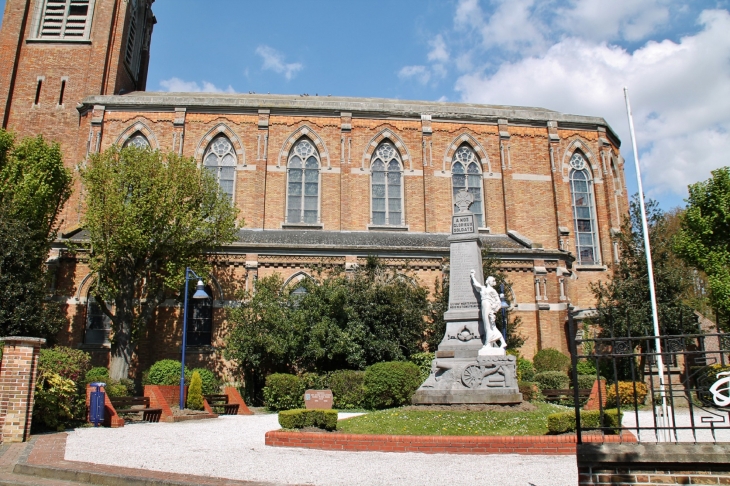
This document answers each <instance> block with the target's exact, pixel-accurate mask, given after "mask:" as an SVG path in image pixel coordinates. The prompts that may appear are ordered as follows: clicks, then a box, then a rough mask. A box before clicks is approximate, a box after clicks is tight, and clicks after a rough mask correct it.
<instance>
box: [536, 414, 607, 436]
mask: <svg viewBox="0 0 730 486" xmlns="http://www.w3.org/2000/svg"><path fill="white" fill-rule="evenodd" d="M547 420H548V431H549V432H550V433H551V434H564V433H565V432H575V410H569V411H567V412H560V413H552V414H550V415H548V418H547ZM580 426H581V428H582V429H597V428H600V427H602V426H603V427H611V428H613V429H616V428H619V427H620V426H621V413H620V412H619V411H618V410H604V411H603V424H601V411H600V410H582V411H581V412H580Z"/></svg>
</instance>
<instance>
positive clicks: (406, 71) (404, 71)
mask: <svg viewBox="0 0 730 486" xmlns="http://www.w3.org/2000/svg"><path fill="white" fill-rule="evenodd" d="M398 77H399V78H401V79H411V78H412V79H415V80H416V81H418V82H419V83H421V84H428V81H429V80H430V79H431V71H430V70H429V69H428V68H427V67H426V66H404V67H402V68H401V70H400V71H398Z"/></svg>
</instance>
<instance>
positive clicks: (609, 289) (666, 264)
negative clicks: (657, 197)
mask: <svg viewBox="0 0 730 486" xmlns="http://www.w3.org/2000/svg"><path fill="white" fill-rule="evenodd" d="M646 212H647V222H648V227H649V240H650V243H651V251H652V263H653V267H654V284H655V288H656V297H657V310H658V315H659V326H660V332H661V333H662V334H681V333H683V332H694V331H696V330H697V318H696V316H695V315H694V311H693V309H692V308H691V307H690V306H689V305H687V304H686V302H685V296H686V295H687V288H688V286H691V285H692V281H691V275H688V274H687V271H686V269H685V268H684V267H682V266H681V265H677V264H676V261H677V259H676V258H675V257H674V254H673V250H672V242H673V240H672V237H671V234H670V233H669V231H668V228H667V218H666V216H665V214H664V213H663V212H662V211H661V210H660V209H659V207H658V205H657V203H656V202H655V201H651V200H650V201H647V204H646ZM616 240H617V242H618V248H619V262H618V263H617V264H615V265H614V268H613V276H612V278H611V280H609V281H608V282H598V283H597V284H595V285H592V286H591V290H592V291H593V294H594V296H595V297H596V301H597V304H596V309H597V315H596V317H595V318H593V319H592V320H591V321H592V322H593V323H596V324H599V325H600V328H601V329H602V333H603V335H607V336H611V335H613V336H628V335H631V336H653V335H654V329H653V320H652V309H651V298H650V294H649V272H648V269H647V264H646V253H645V250H644V240H643V231H642V225H641V209H640V206H639V202H638V196H635V197H634V199H633V200H632V201H631V208H630V215H629V217H627V218H625V219H624V221H623V223H622V225H621V231H620V233H618V234H617V235H616Z"/></svg>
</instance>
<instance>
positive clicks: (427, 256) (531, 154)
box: [0, 0, 627, 372]
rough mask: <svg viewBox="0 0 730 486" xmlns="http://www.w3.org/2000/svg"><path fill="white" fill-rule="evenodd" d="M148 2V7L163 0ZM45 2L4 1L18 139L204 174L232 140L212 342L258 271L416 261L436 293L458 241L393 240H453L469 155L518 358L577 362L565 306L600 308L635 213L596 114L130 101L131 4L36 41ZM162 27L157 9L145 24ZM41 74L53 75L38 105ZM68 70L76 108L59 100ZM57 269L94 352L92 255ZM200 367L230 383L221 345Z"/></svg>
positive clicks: (12, 117) (159, 331) (173, 323)
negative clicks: (76, 38) (304, 189)
mask: <svg viewBox="0 0 730 486" xmlns="http://www.w3.org/2000/svg"><path fill="white" fill-rule="evenodd" d="M145 1H147V3H146V4H145V6H144V8H148V7H149V5H148V4H149V3H151V2H149V0H145ZM142 2H143V0H137V3H142ZM36 3H38V2H36V1H31V0H8V2H7V4H6V12H5V19H4V23H3V26H2V31H1V32H0V67H1V68H2V69H0V76H3V77H4V78H3V79H0V92H2V96H3V97H4V98H3V99H4V100H6V103H5V105H4V107H0V109H3V110H4V111H3V112H2V116H3V119H4V120H5V122H4V126H7V127H9V128H11V129H13V130H15V131H16V132H18V133H19V134H22V135H29V134H35V133H43V134H44V136H46V137H48V138H49V139H52V140H57V141H59V142H60V143H61V144H62V147H63V149H64V153H65V157H66V161H67V164H68V166H69V167H76V165H77V164H79V163H81V162H83V161H84V159H85V157H86V156H87V154H88V153H90V152H97V151H101V150H104V149H106V148H108V147H110V146H111V145H113V144H123V143H124V142H125V141H126V140H128V139H129V138H130V137H132V136H134V135H135V134H142V135H143V136H144V137H145V138H146V139H147V141H148V143H149V145H150V146H151V147H152V148H153V149H160V150H163V151H174V152H176V153H181V154H183V155H186V156H191V157H194V158H195V159H196V160H198V161H200V162H201V163H202V159H203V156H204V154H205V152H206V150H207V148H208V146H209V144H210V142H211V140H213V139H214V137H216V136H218V135H225V136H226V137H227V139H228V140H229V141H230V143H231V145H232V147H233V150H234V151H235V157H236V161H235V163H236V166H235V176H234V177H235V185H234V191H233V200H234V204H235V205H236V206H237V207H238V208H240V210H241V215H242V217H243V218H244V219H245V231H244V232H248V233H245V235H243V236H242V241H241V242H239V243H237V244H234V245H232V246H231V247H228V248H225V249H223V251H222V252H221V253H220V254H219V255H217V256H216V272H215V274H214V275H213V276H212V277H211V284H212V287H213V293H214V298H215V299H216V304H215V310H214V325H213V339H212V343H213V344H214V345H215V344H220V342H221V341H220V340H221V337H222V336H223V335H224V334H225V322H224V318H223V316H224V309H223V307H225V306H226V305H227V304H228V303H230V301H231V300H232V299H233V296H234V295H235V293H236V291H237V290H239V289H241V288H246V289H251V288H253V285H254V282H255V279H256V278H261V277H264V276H266V275H269V274H271V273H274V272H279V273H281V274H282V275H283V277H284V278H285V279H288V278H290V277H292V276H297V277H299V276H302V275H304V273H306V272H307V271H308V269H309V268H310V267H311V266H312V265H314V264H319V263H322V264H324V265H325V267H326V266H328V265H343V266H346V267H352V265H353V264H356V263H358V262H362V261H364V259H365V257H366V256H367V255H368V254H369V253H376V254H378V255H380V256H381V258H383V259H384V261H385V262H386V263H387V264H389V265H392V266H395V267H400V268H406V266H407V268H408V272H409V273H411V274H412V275H413V276H414V277H416V278H417V279H418V280H419V281H420V282H421V283H422V284H423V285H425V286H427V287H428V288H431V289H432V288H433V285H434V282H435V279H436V278H439V277H441V276H442V274H443V272H444V270H445V268H444V258H445V257H447V256H448V246H447V245H446V246H445V245H441V246H438V245H436V246H434V247H428V248H426V247H424V246H423V244H422V243H418V244H417V245H415V244H414V245H415V246H413V247H409V246H408V244H406V243H398V238H399V235H404V238H406V239H407V237H410V236H414V237H416V236H418V235H426V236H433V235H441V236H443V237H444V241H445V236H446V234H448V233H449V232H450V221H451V219H450V218H451V214H452V211H453V209H452V208H453V201H452V173H451V169H452V162H453V160H454V154H455V152H456V151H457V149H459V148H460V147H461V146H462V145H467V146H468V147H470V149H471V150H472V151H473V153H474V155H475V157H476V159H477V162H478V166H479V172H480V174H479V177H478V179H479V181H480V183H481V191H482V194H483V200H484V206H483V211H482V212H483V214H484V218H485V220H484V222H485V224H484V225H483V226H484V227H483V229H482V232H483V234H484V236H485V242H486V243H487V244H491V243H490V242H492V243H494V245H493V246H494V250H495V252H496V255H497V256H498V257H499V258H500V259H501V260H502V265H503V267H504V268H505V269H506V270H507V271H508V272H509V275H510V277H509V278H510V279H511V281H512V282H513V288H512V293H513V301H514V303H516V308H515V311H516V315H519V316H520V317H521V319H522V327H521V329H520V332H521V333H522V335H523V336H524V337H525V338H526V339H527V341H526V344H525V346H524V347H523V349H522V352H523V354H525V355H526V356H528V357H529V356H532V355H533V354H534V353H535V352H536V351H537V350H539V349H541V348H545V347H555V348H558V349H562V350H564V351H566V352H567V349H568V348H567V340H566V312H567V304H568V303H571V304H572V305H574V306H576V307H577V308H579V309H590V308H591V307H592V306H593V298H592V295H591V292H590V288H589V286H590V283H592V282H596V281H598V280H601V279H604V280H605V279H606V278H607V271H608V270H607V265H610V264H611V263H612V262H613V261H614V258H615V255H614V254H613V243H612V239H611V229H612V228H618V227H619V225H620V220H621V218H622V216H623V215H624V214H626V212H627V197H626V192H625V190H624V173H623V159H622V158H621V156H620V153H619V145H620V142H619V141H618V139H617V137H616V136H615V135H614V133H613V132H612V130H611V128H610V127H609V126H608V125H607V124H606V122H605V120H603V119H602V118H597V117H584V116H573V115H564V114H561V113H557V112H553V111H549V110H544V109H541V108H521V107H499V106H484V105H466V104H446V103H429V102H410V101H400V100H380V99H361V98H334V97H308V96H307V97H299V96H274V95H272V96H262V95H219V94H181V93H141V92H135V93H129V94H125V95H122V96H119V95H118V93H119V92H120V91H121V90H124V92H127V91H131V90H134V89H136V90H137V91H139V90H143V89H144V79H143V77H142V74H140V76H139V79H138V80H137V83H136V85H135V83H134V81H133V80H131V79H130V78H129V76H127V75H125V73H127V74H128V73H129V68H128V67H127V65H126V64H125V59H124V49H123V46H125V42H126V35H127V34H126V32H127V31H128V29H129V22H130V20H129V19H130V8H131V7H130V5H132V3H133V2H132V1H123V0H114V1H111V0H109V1H104V0H96V2H94V3H95V11H94V19H93V24H92V26H91V30H90V37H89V41H88V42H86V43H74V44H72V45H71V44H64V43H58V42H42V41H29V40H28V39H29V36H31V34H32V25H33V12H34V10H33V9H34V8H35V4H36ZM150 19H151V20H150ZM153 22H154V18H153V17H152V16H151V13H150V14H149V17H148V21H147V24H148V25H149V29H150V31H151V25H152V23H153ZM145 59H146V58H145ZM143 72H146V68H144V69H141V70H140V73H143ZM38 76H45V80H46V81H45V82H44V83H43V84H42V89H41V95H40V103H39V104H38V105H36V104H34V96H35V90H36V87H37V82H36V81H37V78H38ZM64 76H67V77H68V81H67V84H66V90H67V94H66V95H65V96H66V99H67V100H68V101H64V103H63V105H62V106H56V105H57V104H58V103H56V101H57V97H58V96H57V95H58V92H57V91H58V90H59V86H58V85H59V83H60V80H61V78H62V77H64ZM125 76H126V77H125ZM54 103H55V104H54ZM77 103H80V104H79V105H78V106H77ZM301 137H306V138H307V139H309V140H310V141H311V142H312V143H313V145H314V146H315V147H316V150H317V152H318V154H319V161H320V168H319V186H318V203H319V211H318V221H317V224H314V225H301V224H288V223H287V219H286V218H287V216H286V208H287V197H286V196H287V161H288V158H289V155H290V151H291V150H292V147H293V146H294V144H295V143H296V142H297V141H298V140H299V139H300V138H301ZM383 142H388V143H390V144H392V145H393V146H394V147H395V149H396V150H397V152H398V155H399V158H400V161H401V166H402V185H403V195H402V207H403V221H402V223H403V224H402V225H400V226H399V227H378V226H376V225H374V224H373V219H372V204H373V203H372V198H371V191H372V188H371V177H372V176H371V173H370V163H371V160H372V156H373V153H374V151H375V150H376V148H377V146H378V145H379V144H380V143H383ZM576 152H579V153H581V154H582V155H583V156H584V157H585V160H586V161H587V170H588V171H589V174H590V176H589V177H590V179H591V186H592V188H593V199H594V206H595V209H594V211H593V217H594V222H595V225H596V228H597V232H596V234H597V240H598V243H597V245H596V250H597V260H598V262H597V263H598V264H595V265H579V264H578V262H576V257H575V254H576V242H575V228H574V226H575V224H574V219H573V206H572V198H571V189H570V188H571V184H570V180H569V175H570V171H571V166H570V159H571V156H572V155H573V154H574V153H576ZM76 184H77V186H76V188H75V191H74V196H73V198H72V200H71V201H70V202H69V203H68V204H67V205H66V207H65V208H64V214H63V218H64V228H63V231H64V233H65V234H66V235H73V234H74V232H73V230H74V229H75V228H77V227H78V225H79V223H80V221H81V216H82V214H83V201H82V200H80V198H81V194H82V192H81V191H80V187H79V186H78V184H79V181H78V179H77V180H76ZM250 230H251V231H250ZM253 230H256V231H253ZM261 230H263V231H261ZM304 230H306V231H307V233H312V232H319V234H320V235H321V236H319V237H317V238H320V240H322V241H325V240H327V238H329V237H330V236H329V235H334V236H332V239H333V241H335V240H337V239H338V238H339V239H349V243H348V244H346V245H345V244H343V245H340V246H338V244H337V243H332V244H324V243H323V244H315V243H312V244H311V245H310V246H309V247H307V246H306V245H303V244H297V240H298V236H297V234H301V233H299V232H302V231H304ZM384 230H390V231H388V235H391V236H389V238H391V240H388V241H393V243H392V244H391V243H383V244H381V245H380V246H377V245H375V246H373V245H371V246H368V245H366V244H365V243H362V244H361V243H358V241H359V240H358V238H359V239H360V240H362V241H365V239H367V238H370V236H372V235H373V234H374V233H380V232H382V231H384ZM393 230H397V231H393ZM281 232H288V233H287V234H289V235H290V236H289V237H288V241H289V243H287V244H277V243H274V242H272V239H271V237H270V236H267V235H279V234H280V233H281ZM508 234H510V235H511V236H507V235H508ZM262 235H264V236H262ZM368 235H370V236H368ZM257 238H258V239H257ZM267 238H268V239H267ZM384 238H385V237H384ZM386 240H387V238H386V239H381V240H379V241H386ZM291 241H294V243H292V242H291ZM404 241H405V240H404ZM505 242H506V243H505ZM419 245H420V246H419ZM61 261H62V264H61V265H60V266H59V267H58V274H57V279H56V295H57V297H58V299H59V300H61V301H63V302H65V303H66V306H67V312H68V315H69V317H70V319H71V322H70V326H69V329H68V331H67V332H66V333H64V334H63V336H61V341H62V342H64V343H66V344H70V345H74V346H78V345H81V344H82V343H83V342H84V334H85V322H86V308H85V303H86V297H87V293H88V289H89V285H90V284H91V283H92V282H93V276H88V275H87V270H86V267H85V265H84V263H83V254H81V256H79V257H74V258H71V257H64V258H62V260H61ZM302 272H304V273H302ZM178 315H179V305H178V304H175V303H174V302H172V301H170V302H168V303H167V304H166V305H164V306H163V307H161V309H160V312H159V314H158V317H157V321H156V323H155V324H154V325H152V326H149V327H148V328H147V330H146V331H145V332H146V335H145V336H144V339H143V340H142V341H141V342H140V345H139V348H138V354H137V359H138V360H139V363H138V365H139V367H141V368H146V367H148V366H149V365H150V364H151V363H152V362H154V361H156V360H158V359H162V358H177V359H179V355H180V345H181V336H180V333H181V330H180V327H181V324H180V320H181V319H179V318H178ZM97 351H99V353H97V354H96V355H95V356H96V357H97V359H98V361H99V362H105V360H106V359H107V356H108V351H106V350H104V349H98V350H97ZM189 356H190V355H189ZM196 360H197V361H198V363H195V361H196ZM190 361H191V363H190V364H193V365H198V364H200V365H205V366H208V367H210V368H211V369H215V370H216V371H218V372H225V370H226V369H227V366H226V363H225V362H224V361H223V360H222V357H221V356H220V355H219V354H218V353H217V352H215V351H213V349H212V348H206V349H203V350H201V351H200V354H195V353H193V354H192V356H191V359H190Z"/></svg>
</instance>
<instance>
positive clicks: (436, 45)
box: [428, 34, 449, 62]
mask: <svg viewBox="0 0 730 486" xmlns="http://www.w3.org/2000/svg"><path fill="white" fill-rule="evenodd" d="M429 45H430V46H431V51H430V52H429V53H428V60H429V61H432V62H448V60H449V50H448V49H447V48H446V42H444V38H443V36H442V35H441V34H439V35H437V36H436V37H435V38H434V39H433V40H432V41H431V42H429Z"/></svg>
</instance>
